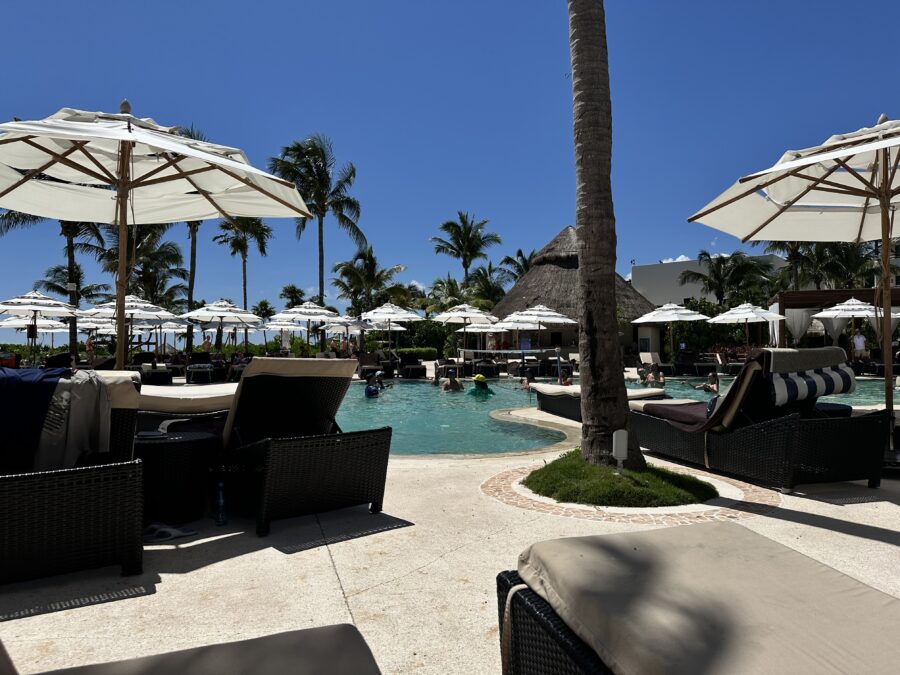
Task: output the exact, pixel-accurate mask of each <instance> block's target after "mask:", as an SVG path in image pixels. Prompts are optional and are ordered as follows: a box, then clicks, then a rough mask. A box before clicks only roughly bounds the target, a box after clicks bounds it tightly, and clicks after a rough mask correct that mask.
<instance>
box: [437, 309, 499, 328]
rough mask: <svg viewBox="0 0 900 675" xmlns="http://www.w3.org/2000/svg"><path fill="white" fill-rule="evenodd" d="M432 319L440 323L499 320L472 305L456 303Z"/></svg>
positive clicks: (466, 323)
mask: <svg viewBox="0 0 900 675" xmlns="http://www.w3.org/2000/svg"><path fill="white" fill-rule="evenodd" d="M431 320H432V321H437V322H438V323H445V324H446V323H461V324H464V325H475V324H489V323H497V321H499V319H498V318H497V317H496V316H493V315H491V314H488V313H487V312H485V311H484V310H483V309H478V308H477V307H473V306H472V305H456V306H455V307H451V308H450V309H448V310H446V311H444V312H441V313H440V314H436V315H435V316H433V317H431ZM457 332H459V331H457Z"/></svg>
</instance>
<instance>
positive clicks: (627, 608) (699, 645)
mask: <svg viewBox="0 0 900 675" xmlns="http://www.w3.org/2000/svg"><path fill="white" fill-rule="evenodd" d="M497 601H498V609H499V626H500V644H501V654H502V660H503V672H504V674H506V675H545V674H546V675H560V674H572V675H575V674H580V673H592V674H593V673H603V674H608V673H616V674H617V675H625V674H629V675H631V674H635V675H636V674H643V673H706V674H707V675H719V674H723V675H724V674H731V673H766V674H767V675H778V674H781V673H784V674H791V675H793V674H794V673H808V672H815V673H866V674H867V675H882V674H883V675H887V674H888V673H895V672H896V669H897V664H898V663H900V643H898V641H897V640H895V639H893V636H892V635H891V634H890V632H887V633H886V632H885V628H886V627H887V626H897V625H900V600H897V599H896V598H894V597H892V596H889V595H887V594H885V593H882V592H881V591H878V590H876V589H873V588H871V587H870V586H867V585H866V584H863V583H861V582H860V581H857V580H855V579H853V578H851V577H849V576H846V575H844V574H842V573H840V572H838V571H836V570H834V569H832V568H831V567H828V566H827V565H824V564H822V563H820V562H817V561H816V560H813V559H812V558H809V557H807V556H805V555H803V554H801V553H799V552H797V551H795V550H793V549H791V548H788V547H786V546H783V545H782V544H779V543H776V542H774V541H772V540H771V539H768V538H767V537H764V536H762V535H759V534H756V533H755V532H753V531H752V530H750V529H748V528H746V527H744V526H742V525H738V524H736V523H729V522H710V523H700V524H694V525H683V526H679V527H670V528H663V529H657V530H650V531H641V532H624V533H619V534H611V535H600V536H589V537H571V538H564V539H556V540H551V541H543V542H539V543H537V544H534V545H532V546H531V547H529V548H528V549H526V550H525V551H524V552H523V553H522V554H521V555H520V556H519V562H518V569H517V570H516V571H509V572H501V573H500V574H499V575H498V577H497Z"/></svg>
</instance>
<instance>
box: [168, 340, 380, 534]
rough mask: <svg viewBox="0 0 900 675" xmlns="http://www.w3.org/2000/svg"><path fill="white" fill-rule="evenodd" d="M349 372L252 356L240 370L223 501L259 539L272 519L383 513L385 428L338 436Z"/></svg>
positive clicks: (350, 367) (227, 432) (344, 366)
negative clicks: (251, 523)
mask: <svg viewBox="0 0 900 675" xmlns="http://www.w3.org/2000/svg"><path fill="white" fill-rule="evenodd" d="M355 369H356V363H355V362H354V361H353V360H352V359H267V358H255V359H253V360H252V361H251V362H250V363H249V364H248V365H247V368H246V369H245V370H244V374H243V376H242V377H241V381H240V382H239V383H238V386H237V390H236V392H235V394H234V399H233V400H232V403H231V407H230V409H229V412H228V418H227V420H226V423H225V428H224V431H223V447H224V449H225V455H224V458H223V464H224V466H225V467H227V472H226V474H225V480H226V482H227V483H228V492H229V495H230V496H229V497H228V498H227V499H228V500H229V502H231V503H236V504H237V505H238V507H240V506H241V505H244V506H245V507H246V508H248V509H249V510H252V511H254V512H255V514H256V518H257V523H256V532H257V534H258V535H259V536H265V535H266V534H268V532H269V523H270V521H271V520H274V519H278V518H288V517H292V516H298V515H302V514H305V513H315V512H321V511H328V510H331V509H336V508H342V507H346V506H354V505H358V504H369V505H370V509H371V510H372V512H377V511H380V510H381V506H382V500H383V498H384V486H385V481H386V477H387V463H388V455H389V453H390V439H391V429H390V428H383V429H374V430H370V431H359V432H354V433H347V434H343V433H337V432H339V431H340V429H339V428H338V426H337V423H336V421H335V415H336V414H337V411H338V408H339V407H340V405H341V401H343V399H344V395H345V394H346V393H347V390H348V389H349V387H350V379H351V377H352V375H353V372H354V370H355ZM178 424H179V423H175V424H174V425H172V427H170V428H175V429H177V428H178Z"/></svg>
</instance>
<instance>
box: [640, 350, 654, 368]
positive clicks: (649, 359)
mask: <svg viewBox="0 0 900 675" xmlns="http://www.w3.org/2000/svg"><path fill="white" fill-rule="evenodd" d="M639 358H640V360H641V364H642V365H643V364H645V363H649V364H650V365H653V364H654V363H656V361H654V360H653V354H652V353H650V352H640V354H639Z"/></svg>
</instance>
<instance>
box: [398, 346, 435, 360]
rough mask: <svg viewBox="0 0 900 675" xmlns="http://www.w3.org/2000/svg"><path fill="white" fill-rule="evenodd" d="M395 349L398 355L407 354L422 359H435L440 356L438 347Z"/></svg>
mask: <svg viewBox="0 0 900 675" xmlns="http://www.w3.org/2000/svg"><path fill="white" fill-rule="evenodd" d="M394 351H395V352H397V355H398V356H400V355H401V354H406V355H408V356H412V357H413V358H414V359H421V360H422V361H434V360H435V359H436V358H437V356H438V354H437V349H435V348H434V347H401V348H400V349H395V350H394Z"/></svg>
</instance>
